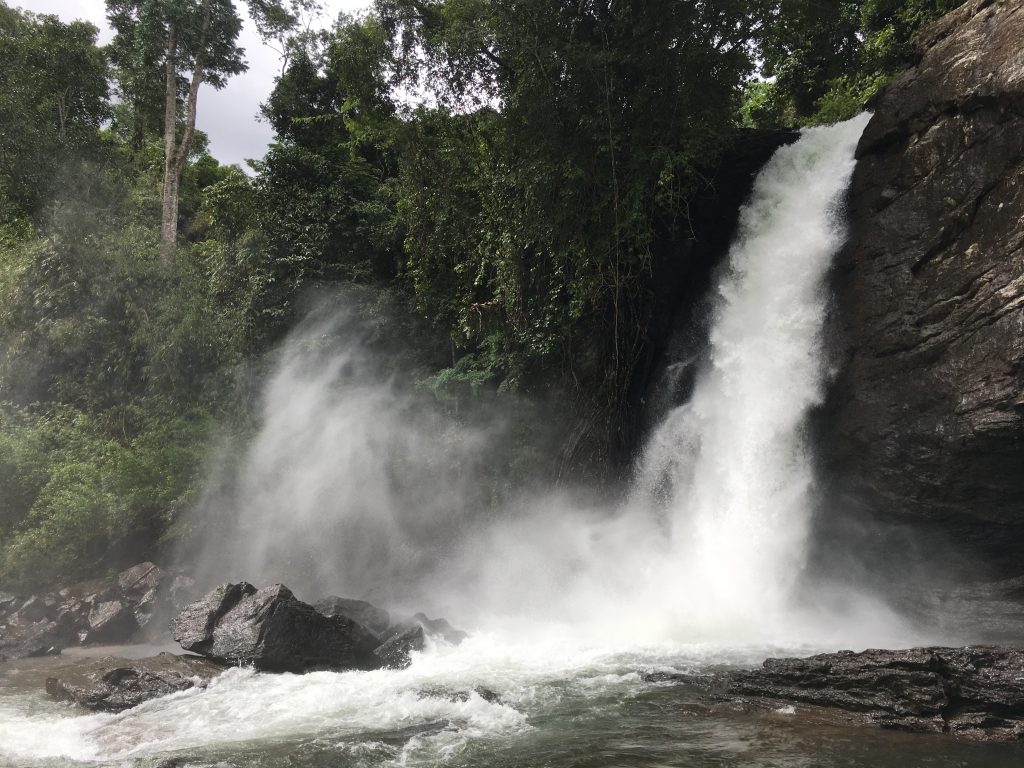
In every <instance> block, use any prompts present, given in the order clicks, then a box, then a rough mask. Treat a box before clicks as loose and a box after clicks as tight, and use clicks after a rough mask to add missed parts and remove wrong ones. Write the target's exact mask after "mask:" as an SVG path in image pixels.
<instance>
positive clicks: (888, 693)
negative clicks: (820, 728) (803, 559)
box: [647, 646, 1024, 741]
mask: <svg viewBox="0 0 1024 768" xmlns="http://www.w3.org/2000/svg"><path fill="white" fill-rule="evenodd" d="M647 678H648V680H650V681H651V682H662V683H670V684H681V685H687V686H695V687H697V688H699V689H701V690H703V691H704V692H705V694H704V695H705V697H706V699H707V702H708V703H709V704H711V705H713V706H719V707H728V708H733V709H741V710H745V711H757V710H774V711H782V712H787V713H788V714H802V715H804V716H807V717H812V718H818V719H821V720H824V721H829V722H837V723H845V724H850V725H863V726H874V727H880V728H887V729H892V730H900V731H910V732H915V733H935V734H947V735H950V736H953V737H955V738H959V739H965V740H972V741H1017V740H1021V739H1024V651H1022V650H1019V649H1012V648H1001V647H995V646H978V647H965V648H941V647H934V648H913V649H910V650H898V651H891V650H867V651H863V652H861V653H854V652H852V651H840V652H839V653H826V654H819V655H817V656H811V657H808V658H783V659H768V660H767V661H765V662H764V664H763V665H762V666H761V668H760V669H753V670H741V671H725V672H719V673H716V674H711V675H675V674H659V673H655V674H650V675H647Z"/></svg>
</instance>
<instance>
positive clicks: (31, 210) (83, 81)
mask: <svg viewBox="0 0 1024 768" xmlns="http://www.w3.org/2000/svg"><path fill="white" fill-rule="evenodd" d="M96 34H97V30H96V28H95V27H94V26H92V25H91V24H87V23H85V22H77V21H76V22H72V23H70V24H64V23H62V22H60V21H58V20H57V18H56V17H55V16H37V15H34V14H31V13H26V12H23V11H19V10H16V9H12V8H10V7H9V6H7V5H6V4H5V3H3V2H0V61H3V66H2V67H0V126H2V128H0V221H5V220H9V219H10V218H13V217H15V216H34V215H37V214H38V213H39V209H40V206H41V205H42V204H43V202H44V201H45V200H47V199H48V197H49V195H51V194H52V193H53V192H54V191H56V190H57V189H59V188H60V187H61V185H62V183H63V182H64V181H65V180H66V179H67V178H68V177H69V176H73V175H74V173H75V166H76V164H77V162H78V161H79V160H80V159H81V158H83V157H89V156H95V155H96V154H97V153H99V152H100V151H101V148H102V142H101V141H100V139H99V136H98V133H97V129H98V128H99V126H100V125H101V123H102V122H103V120H104V119H106V117H107V116H108V115H109V114H110V107H109V104H108V102H107V63H106V60H105V59H104V56H103V54H102V52H101V51H100V49H98V48H97V47H96V45H95V41H96Z"/></svg>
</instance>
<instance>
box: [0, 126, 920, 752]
mask: <svg viewBox="0 0 1024 768" xmlns="http://www.w3.org/2000/svg"><path fill="white" fill-rule="evenodd" d="M866 120H867V117H865V116H862V117H858V118H856V119H855V120H852V121H850V122H847V123H843V124H840V125H837V126H834V127H831V128H816V129H810V130H808V131H805V132H804V133H803V135H802V137H801V138H800V140H799V141H797V142H796V143H795V144H793V145H791V146H788V147H785V148H783V149H781V150H779V151H778V153H777V154H776V155H775V157H774V158H773V159H772V160H771V161H770V162H769V164H768V165H767V166H766V167H765V168H764V170H763V171H762V172H761V174H760V175H759V176H758V178H757V180H756V182H755V186H754V190H753V193H752V196H751V200H750V202H749V203H748V205H747V206H746V207H745V208H744V210H743V212H742V216H741V220H740V232H739V235H738V237H737V239H736V243H735V244H734V246H733V248H732V249H731V252H730V256H729V259H728V264H727V265H725V266H724V268H723V272H722V274H721V278H720V281H719V284H718V289H717V300H716V308H715V315H714V318H713V323H712V331H711V337H710V344H709V347H708V351H707V354H706V360H705V362H704V364H703V369H702V371H701V373H700V375H699V377H698V381H697V384H696V387H695V390H694V394H693V397H692V398H691V399H690V401H689V402H688V403H686V404H685V405H683V406H680V407H679V408H676V409H675V410H673V411H672V412H670V413H669V414H667V416H666V418H665V419H664V421H663V423H662V424H661V426H660V427H659V428H658V429H657V430H656V431H655V433H654V434H653V436H652V438H651V440H650V441H649V444H648V446H647V448H646V450H645V452H644V455H643V456H642V459H641V461H640V465H639V468H638V473H637V474H638V477H637V482H636V488H635V491H634V493H633V494H632V497H631V498H630V499H629V501H628V502H627V503H625V504H623V505H621V506H619V507H618V508H608V509H594V508H593V507H592V506H585V505H580V504H578V503H573V502H572V501H571V500H569V499H567V498H566V497H565V496H564V495H559V494H555V493H549V492H536V493H534V494H532V495H530V496H529V497H528V498H526V497H524V498H521V499H518V500H516V501H515V502H514V503H510V504H507V505H506V506H505V507H504V508H502V509H500V510H497V511H496V512H494V513H492V514H490V515H486V514H481V513H480V506H481V505H482V504H484V503H485V502H486V494H481V493H480V487H481V486H482V485H483V484H482V483H480V482H478V481H477V480H476V477H475V474H474V473H476V472H483V471H485V470H486V465H487V461H488V456H489V455H490V454H489V451H488V448H487V445H488V443H490V442H493V441H494V440H495V439H501V438H502V437H504V436H506V435H507V432H506V431H504V426H503V425H504V424H506V423H507V422H506V421H505V420H503V419H497V420H495V421H494V422H493V424H488V423H486V422H482V424H483V425H482V426H480V427H478V428H474V429H470V430H463V429H461V428H459V429H457V428H455V427H453V426H450V425H446V424H445V421H444V419H443V418H442V415H441V414H440V413H439V412H437V411H432V410H431V409H430V408H429V407H428V406H427V405H426V404H425V403H424V402H423V401H422V400H421V399H419V398H417V397H416V396H415V395H414V394H411V392H410V390H403V389H402V388H400V387H394V386H392V385H391V383H390V382H389V375H390V374H389V371H388V370H387V365H386V364H384V365H381V364H379V363H375V362H374V356H373V353H372V350H371V348H370V346H368V345H367V344H366V343H365V340H363V339H361V338H360V334H358V333H357V334H355V335H354V337H352V338H348V339H347V340H346V341H345V342H344V343H343V344H342V345H341V347H340V348H338V347H336V346H334V345H332V344H328V343H326V342H325V341H324V339H325V337H327V336H329V335H331V334H333V333H334V331H335V330H336V329H337V324H338V322H342V323H346V322H351V316H350V314H347V313H345V312H342V313H340V314H336V315H335V316H334V317H333V318H332V319H330V320H328V321H322V320H314V321H312V322H310V323H307V324H306V325H304V326H303V327H302V328H301V329H299V331H297V333H296V334H294V335H293V337H292V338H291V340H290V341H289V342H288V343H287V344H286V346H285V348H284V351H283V353H282V354H281V356H280V359H279V362H278V369H277V371H276V373H275V374H274V376H273V377H272V379H271V382H270V384H269V385H268V387H267V389H266V391H265V395H264V420H263V426H262V428H261V430H260V431H259V433H258V434H257V435H256V436H255V439H254V440H253V442H252V444H251V447H250V449H249V450H248V452H247V453H246V454H245V456H244V459H243V461H242V466H241V468H240V470H239V471H238V472H237V473H236V474H235V475H233V476H232V480H231V481H230V482H227V483H224V484H222V485H221V492H219V493H211V495H210V496H209V498H208V500H207V509H206V510H205V511H207V512H209V511H210V509H211V507H212V506H218V507H220V508H221V511H222V512H223V513H224V514H222V515H221V516H220V517H219V522H218V523H217V525H215V526H213V527H212V528H211V529H210V530H209V531H208V533H207V540H206V542H205V544H206V546H205V550H204V552H205V557H204V562H203V563H201V565H202V566H203V568H204V569H205V573H206V574H207V575H208V576H209V577H210V578H222V579H233V580H238V579H242V578H245V579H248V580H251V581H257V582H266V581H268V580H269V579H271V578H274V579H281V580H283V581H285V582H286V583H289V584H291V585H292V586H293V587H296V588H298V589H299V590H300V596H302V597H306V598H315V597H318V596H319V595H317V594H315V592H316V591H319V592H321V593H326V592H337V593H340V594H348V595H350V596H352V597H377V596H382V597H384V598H388V597H389V596H396V597H397V596H398V595H404V596H405V598H406V603H407V606H415V607H423V608H427V609H428V610H429V609H430V608H431V607H433V608H435V609H437V608H440V609H441V610H443V611H444V613H446V615H447V616H448V617H449V618H450V619H452V620H453V622H455V623H456V624H460V625H462V626H464V627H465V628H467V629H471V630H475V632H474V634H473V635H472V636H471V637H470V638H469V640H467V641H465V642H464V643H462V644H461V645H460V646H458V647H436V648H428V649H427V651H425V652H424V653H423V654H421V655H419V656H418V657H417V658H416V659H415V660H414V663H413V664H412V666H411V667H409V668H408V669H406V670H400V671H399V670H378V671H374V672H347V673H341V674H337V673H329V672H320V673H313V674H310V675H306V676H302V677H297V676H294V675H262V674H254V673H253V672H251V671H247V670H231V671H229V672H228V673H226V674H225V675H223V676H221V677H220V678H218V679H216V680H215V681H214V683H213V684H212V685H211V686H210V688H209V689H207V690H198V689H194V690H190V691H186V692H182V693H179V694H174V695H172V696H168V697H165V698H162V699H157V700H154V701H150V702H147V703H145V704H143V705H141V706H139V707H137V708H135V709H132V710H129V711H127V712H124V713H121V714H119V715H109V714H96V715H90V716H86V717H75V718H73V719H71V720H69V718H68V714H69V713H68V712H67V711H66V710H60V711H58V709H57V707H58V706H60V705H56V704H53V703H52V702H45V701H42V700H41V699H40V696H41V694H38V691H39V690H40V687H41V681H42V676H43V674H45V672H43V673H38V674H37V676H38V677H39V679H38V680H35V681H34V682H31V680H30V681H29V682H31V686H29V687H26V686H27V685H28V684H27V683H21V685H22V687H21V688H18V687H16V686H14V687H12V692H11V693H10V694H8V693H4V694H3V695H0V766H8V765H11V766H13V765H19V766H23V765H66V764H67V760H68V759H73V760H76V761H86V762H88V763H90V764H101V765H109V764H110V763H112V762H113V763H116V764H119V765H120V764H125V765H132V766H140V767H141V766H147V767H148V766H153V765H156V764H157V762H158V761H159V760H160V759H162V758H163V757H165V756H168V755H171V756H181V755H184V756H185V757H186V758H187V759H188V761H187V764H188V765H200V764H202V765H209V764H214V763H215V764H218V765H220V764H225V765H231V766H241V765H250V764H257V763H258V764H259V765H264V766H274V768H277V767H278V766H285V765H324V764H331V765H346V766H349V765H351V766H357V765H358V766H366V765H396V764H397V765H436V764H439V763H444V764H446V765H449V766H461V765H465V766H489V765H495V764H507V765H513V764H520V765H526V764H531V765H532V764H536V765H541V764H543V765H551V766H562V765H574V766H579V765H594V766H598V765H608V764H612V763H614V764H630V765H633V764H659V765H661V764H664V765H669V764H672V765H676V764H686V765H692V766H710V765H716V766H718V765H749V764H751V763H749V762H745V759H746V755H745V754H744V753H743V751H742V749H741V750H740V751H739V752H737V751H736V750H737V749H738V747H737V745H741V744H757V745H759V746H758V749H759V750H760V752H759V753H758V758H761V757H763V758H764V759H765V760H767V762H771V763H772V764H780V765H781V764H786V765H789V764H805V763H807V762H808V760H810V762H813V763H818V762H821V761H824V762H826V763H830V762H832V759H831V758H838V757H839V756H842V757H843V759H845V758H846V757H847V756H848V754H849V750H850V749H851V745H850V743H849V740H848V739H846V738H845V737H844V738H840V739H838V740H837V741H836V744H835V745H832V746H829V745H827V744H826V745H823V742H822V741H821V736H820V734H817V735H815V736H814V737H813V738H811V739H810V740H808V739H807V738H806V737H802V736H801V735H800V733H799V732H795V733H796V735H795V736H794V737H793V738H792V739H791V740H789V741H787V740H786V739H785V738H782V739H781V740H780V737H779V736H778V733H779V732H778V731H777V730H775V729H777V727H778V725H777V724H774V725H773V724H771V723H769V724H767V725H765V724H764V723H763V722H761V721H753V720H752V721H750V722H749V723H748V722H746V721H739V720H735V721H733V720H728V719H721V720H715V721H713V722H712V721H711V720H710V719H709V717H711V716H709V715H708V714H707V713H706V711H705V710H700V709H695V710H693V711H692V712H691V714H693V713H695V712H703V713H704V714H703V715H702V716H699V717H682V718H681V717H679V711H680V710H679V707H680V704H679V701H680V698H679V697H680V696H681V695H682V694H679V693H677V692H673V691H667V692H666V691H664V689H661V690H659V689H657V688H656V687H653V686H652V685H650V684H649V683H648V682H646V681H645V680H644V679H643V678H642V677H641V676H640V675H639V674H638V671H639V670H644V669H647V670H651V669H654V670H675V671H684V672H695V671H699V670H701V669H703V668H706V666H707V665H709V664H723V663H724V664H751V663H757V662H758V661H760V659H763V658H764V656H765V655H767V653H769V652H778V651H780V650H795V649H797V648H799V647H801V646H802V647H803V648H806V647H807V645H812V646H813V645H817V646H818V647H822V648H824V647H827V646H830V645H833V646H834V645H835V644H837V643H840V642H841V643H842V644H843V645H844V646H856V645H864V644H866V643H869V642H883V643H888V644H894V645H895V644H900V642H901V641H902V640H904V639H905V638H904V637H901V636H896V637H898V638H899V639H895V640H894V635H892V634H885V633H886V632H889V631H891V630H892V629H893V626H892V625H890V624H887V623H886V622H887V620H888V618H889V617H887V616H886V614H885V612H884V611H883V610H882V609H881V608H880V606H878V605H876V604H872V605H870V606H868V607H865V606H864V605H860V606H858V604H857V601H856V600H855V599H853V597H852V595H853V593H852V592H851V593H850V594H848V595H846V596H845V597H844V600H845V602H843V603H842V607H841V610H840V611H839V612H835V613H832V614H823V613H821V611H820V609H816V610H809V609H808V608H807V606H798V605H796V604H795V603H794V602H793V600H792V594H793V588H794V586H795V584H796V582H797V579H798V577H799V575H800V572H801V568H802V567H803V559H804V552H805V548H806V543H807V542H806V539H807V536H808V522H809V517H810V513H811V489H812V484H813V474H812V471H811V468H810V460H809V446H808V445H807V440H806V436H805V434H804V426H805V419H806V416H807V413H808V410H809V409H810V408H812V407H813V406H814V405H815V404H817V403H818V402H820V400H821V397H822V390H823V386H824V384H825V378H826V371H825V367H824V363H823V350H822V338H821V334H822V324H823V319H824V313H825V308H826V298H825V295H824V289H823V283H824V277H825V273H826V271H827V269H828V266H829V262H830V259H831V257H832V254H833V253H834V251H835V250H836V249H837V248H838V247H839V245H840V243H841V241H842V239H843V224H842V219H841V215H840V214H841V198H842V195H843V192H844V190H845V188H846V185H847V182H848V179H849V177H850V174H851V172H852V169H853V165H854V149H855V146H856V143H857V140H858V137H859V136H860V133H861V131H862V129H863V127H864V125H865V123H866ZM349 336H352V334H349ZM442 436H443V437H442ZM301 593H304V594H301ZM391 607H394V606H393V605H392V606H391ZM858 609H860V610H858ZM868 618H870V619H871V620H872V621H869V620H868ZM841 619H842V620H843V621H840V620H841ZM896 631H897V632H899V631H902V630H901V629H899V628H896ZM780 645H782V646H783V648H780V647H779V646H780ZM41 663H42V662H41ZM29 675H31V673H29ZM9 679H13V680H14V683H18V680H19V679H21V678H17V675H15V677H14V678H9ZM484 689H486V690H484ZM29 690H31V691H32V693H28V692H26V691H29ZM485 694H487V695H485ZM491 694H493V695H491ZM709 725H713V726H714V727H712V728H709V727H708V726H709ZM766 728H767V729H772V730H771V738H765V733H766V731H765V729H766ZM641 733H642V734H644V736H643V737H642V738H641V737H640V736H639V735H638V734H641ZM651 734H660V736H658V737H657V738H654V737H652V736H651ZM658 739H660V740H658ZM807 744H813V757H808V755H807V752H806V750H807V747H806V745H807ZM897 746H898V745H897ZM854 748H856V747H854ZM638 750H640V752H638ZM829 750H832V751H829ZM864 754H865V755H866V757H865V758H864V762H863V763H862V764H870V765H894V766H896V765H903V764H906V760H904V759H901V758H900V757H899V755H898V754H897V753H896V752H893V751H892V745H889V744H885V743H880V744H879V746H878V747H877V749H876V748H874V747H870V748H868V749H867V751H866V752H865V753H864ZM580 755H598V756H600V760H599V761H598V762H591V763H587V762H581V761H580ZM680 755H683V756H684V757H683V760H684V761H683V763H680V762H679V759H680ZM830 755H831V757H830ZM894 755H895V757H894ZM176 759H177V758H176ZM176 764H177V763H176ZM765 764H767V763H765Z"/></svg>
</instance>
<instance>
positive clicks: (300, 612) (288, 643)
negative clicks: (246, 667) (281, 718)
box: [171, 582, 380, 672]
mask: <svg viewBox="0 0 1024 768" xmlns="http://www.w3.org/2000/svg"><path fill="white" fill-rule="evenodd" d="M171 631H172V634H173V635H174V639H175V640H177V641H178V642H179V643H181V647H182V648H184V649H185V650H186V651H192V652H194V653H198V654H200V655H203V656H206V657H207V658H209V659H212V660H214V661H218V662H222V663H227V664H251V665H253V666H254V667H255V668H256V669H260V670H266V671H271V672H305V671H309V670H314V669H374V668H376V667H378V666H380V663H379V661H378V660H377V657H375V656H374V655H373V650H374V649H375V648H376V647H377V646H378V645H379V642H380V641H379V639H378V638H377V636H376V635H375V634H373V633H372V632H370V631H369V630H368V629H366V628H365V627H364V626H362V625H361V624H359V623H358V622H355V621H353V620H352V619H349V618H347V617H345V616H340V615H338V616H324V615H323V614H321V613H318V612H317V611H316V610H315V609H314V608H313V606H311V605H308V604H307V603H303V602H302V601H300V600H297V599H296V598H295V596H294V595H293V594H292V593H291V590H289V589H288V588H287V587H285V586H283V585H281V584H276V585H274V586H272V587H265V588H264V589H256V587H254V586H253V585H252V584H249V583H246V582H241V583H239V584H225V585H223V586H221V587H218V588H217V589H215V590H213V591H212V592H210V593H209V594H208V595H206V597H204V598H202V599H201V600H198V601H196V602H195V603H192V604H191V605H189V606H187V607H186V608H185V610H183V611H182V612H181V613H180V614H179V615H178V616H177V617H176V618H175V619H174V620H173V622H172V624H171Z"/></svg>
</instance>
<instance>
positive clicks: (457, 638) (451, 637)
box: [374, 613, 468, 669]
mask: <svg viewBox="0 0 1024 768" xmlns="http://www.w3.org/2000/svg"><path fill="white" fill-rule="evenodd" d="M428 637H430V638H432V639H435V640H441V641H443V642H446V643H450V644H452V645H458V644H459V643H461V642H462V641H463V640H465V639H466V637H468V635H467V634H466V633H465V632H463V631H462V630H459V629H455V627H453V626H452V625H451V624H449V623H448V620H447V619H430V618H428V617H427V616H426V614H423V613H417V614H415V615H414V616H412V617H411V618H408V619H406V620H405V621H401V622H399V623H398V624H394V625H392V626H391V627H389V628H388V630H387V631H386V632H384V633H383V634H382V635H381V639H382V640H383V641H384V642H383V643H381V645H380V647H379V648H377V649H376V650H375V651H374V654H376V655H377V657H378V658H380V660H381V663H382V665H383V666H385V667H387V668H388V669H405V668H406V667H408V666H409V664H411V663H412V657H411V656H410V655H409V654H411V653H412V652H413V651H422V650H423V648H424V646H425V645H426V638H428Z"/></svg>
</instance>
